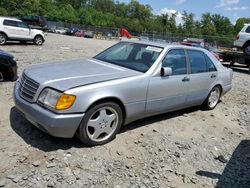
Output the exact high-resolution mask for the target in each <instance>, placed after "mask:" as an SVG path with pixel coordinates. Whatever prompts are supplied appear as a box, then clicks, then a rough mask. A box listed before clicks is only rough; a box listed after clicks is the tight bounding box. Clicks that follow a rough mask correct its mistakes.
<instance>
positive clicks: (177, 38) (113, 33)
mask: <svg viewBox="0 0 250 188" xmlns="http://www.w3.org/2000/svg"><path fill="white" fill-rule="evenodd" d="M47 24H48V27H49V28H51V27H53V28H56V29H64V30H67V29H68V28H78V29H80V30H83V31H92V32H93V33H94V37H95V38H100V39H119V35H120V34H119V33H120V32H119V31H120V29H119V28H105V27H97V26H90V25H82V24H72V23H65V22H53V21H48V23H47ZM130 33H131V34H132V35H133V36H135V37H137V38H140V37H141V38H144V39H145V38H146V39H147V40H151V41H157V42H167V43H176V42H182V41H183V40H185V39H187V38H196V39H202V40H203V41H204V42H205V45H209V46H220V47H227V48H231V47H233V41H234V37H222V36H206V35H184V34H175V33H167V32H165V33H164V32H156V31H155V32H154V31H150V32H142V33H135V32H130Z"/></svg>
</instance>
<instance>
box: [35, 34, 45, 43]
mask: <svg viewBox="0 0 250 188" xmlns="http://www.w3.org/2000/svg"><path fill="white" fill-rule="evenodd" d="M37 36H40V37H42V38H43V41H44V37H43V36H42V35H41V34H36V35H35V36H34V39H35V38H36V37H37Z"/></svg>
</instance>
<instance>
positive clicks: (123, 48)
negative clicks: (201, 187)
mask: <svg viewBox="0 0 250 188" xmlns="http://www.w3.org/2000/svg"><path fill="white" fill-rule="evenodd" d="M232 74H233V73H232V70H231V69H228V68H225V67H223V66H222V65H221V63H220V62H218V61H217V59H216V58H215V57H214V56H213V55H211V53H210V52H208V51H207V50H205V49H201V48H194V47H188V46H180V45H169V44H161V43H153V42H149V41H144V42H135V41H133V42H131V41H130V42H125V41H122V42H119V43H117V44H116V45H114V46H112V47H110V48H108V49H107V50H105V51H103V52H101V53H100V54H98V55H96V56H95V57H94V58H92V59H85V60H83V59H81V60H71V61H64V62H58V63H50V64H40V65H34V66H30V67H28V68H27V69H25V70H24V72H23V74H22V76H21V78H20V79H19V80H18V81H17V82H16V84H15V88H14V100H15V105H16V108H17V109H19V111H20V112H21V113H22V114H23V115H24V116H25V117H26V119H27V120H28V121H30V122H31V123H32V124H34V125H35V126H36V127H38V128H39V129H41V130H43V131H45V132H47V133H49V134H51V135H53V136H57V137H73V136H74V135H75V134H77V135H78V137H79V138H80V140H81V141H82V142H83V143H84V144H86V145H89V146H93V145H100V144H104V143H107V142H109V141H110V140H112V139H113V138H114V137H115V135H116V134H117V133H118V131H119V129H120V127H121V126H122V125H125V124H128V123H130V122H132V121H134V120H138V119H141V118H144V117H148V116H152V115H156V114H161V113H165V112H169V111H174V110H178V109H182V108H187V107H190V106H195V105H203V107H205V108H206V109H209V110H211V109H213V108H215V106H216V105H217V103H218V102H219V99H220V97H221V96H222V95H224V94H225V93H227V92H228V91H229V90H230V89H231V87H232Z"/></svg>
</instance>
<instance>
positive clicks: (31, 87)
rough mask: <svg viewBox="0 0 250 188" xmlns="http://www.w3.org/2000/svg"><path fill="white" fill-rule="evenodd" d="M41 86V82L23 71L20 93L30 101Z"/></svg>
mask: <svg viewBox="0 0 250 188" xmlns="http://www.w3.org/2000/svg"><path fill="white" fill-rule="evenodd" d="M38 88H39V83H37V82H36V81H34V80H32V79H31V78H29V77H28V76H27V75H25V74H24V73H23V75H22V77H21V79H20V86H19V95H20V96H21V97H22V98H23V99H25V100H27V101H29V102H33V99H34V97H35V94H36V92H37V89H38Z"/></svg>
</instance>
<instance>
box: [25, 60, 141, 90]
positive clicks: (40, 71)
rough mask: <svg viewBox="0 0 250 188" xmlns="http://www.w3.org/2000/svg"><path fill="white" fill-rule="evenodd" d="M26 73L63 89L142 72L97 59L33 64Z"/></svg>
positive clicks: (44, 83) (44, 82)
mask: <svg viewBox="0 0 250 188" xmlns="http://www.w3.org/2000/svg"><path fill="white" fill-rule="evenodd" d="M24 73H25V75H27V76H28V77H29V78H31V79H33V80H34V81H36V82H38V83H39V84H41V85H43V86H44V87H52V88H55V89H58V90H61V91H65V90H68V89H70V88H74V87H78V86H84V85H88V84H93V83H98V82H104V81H109V80H115V79H120V78H126V77H131V76H137V75H141V74H142V73H140V72H137V71H133V70H130V69H127V68H123V67H120V66H116V65H112V64H110V63H106V62H102V61H99V60H96V59H88V60H85V59H83V60H70V61H63V62H54V63H47V64H40V65H33V66H30V67H29V68H27V69H26V70H25V71H24Z"/></svg>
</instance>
